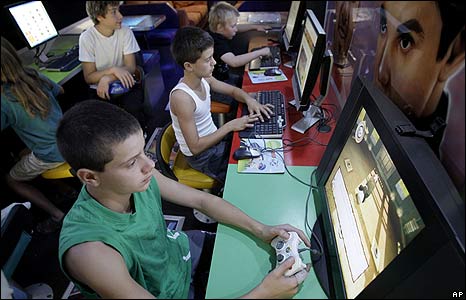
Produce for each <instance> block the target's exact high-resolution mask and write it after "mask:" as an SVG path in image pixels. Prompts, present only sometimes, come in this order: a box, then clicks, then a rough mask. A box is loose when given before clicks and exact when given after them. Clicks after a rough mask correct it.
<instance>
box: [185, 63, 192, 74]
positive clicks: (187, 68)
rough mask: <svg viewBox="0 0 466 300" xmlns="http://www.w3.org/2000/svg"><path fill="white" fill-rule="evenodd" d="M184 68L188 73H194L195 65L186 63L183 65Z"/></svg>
mask: <svg viewBox="0 0 466 300" xmlns="http://www.w3.org/2000/svg"><path fill="white" fill-rule="evenodd" d="M183 66H184V69H185V70H186V71H189V72H192V70H193V65H192V64H191V63H190V62H185V63H184V64H183Z"/></svg>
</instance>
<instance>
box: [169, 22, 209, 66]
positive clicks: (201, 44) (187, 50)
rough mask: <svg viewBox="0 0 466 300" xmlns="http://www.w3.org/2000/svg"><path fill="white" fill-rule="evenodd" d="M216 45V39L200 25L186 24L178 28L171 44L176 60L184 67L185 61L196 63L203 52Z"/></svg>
mask: <svg viewBox="0 0 466 300" xmlns="http://www.w3.org/2000/svg"><path fill="white" fill-rule="evenodd" d="M210 47H212V48H213V47H214V39H213V38H212V37H211V36H210V34H209V33H207V32H206V31H204V30H203V29H201V28H199V27H194V26H186V27H183V28H180V29H178V31H177V32H176V34H175V38H174V39H173V42H172V45H171V52H172V55H173V57H174V58H175V61H176V62H177V63H178V64H179V65H180V66H181V67H183V69H184V63H185V62H189V63H195V62H196V61H197V60H198V59H199V58H200V57H201V56H202V52H204V51H205V50H207V49H208V48H210Z"/></svg>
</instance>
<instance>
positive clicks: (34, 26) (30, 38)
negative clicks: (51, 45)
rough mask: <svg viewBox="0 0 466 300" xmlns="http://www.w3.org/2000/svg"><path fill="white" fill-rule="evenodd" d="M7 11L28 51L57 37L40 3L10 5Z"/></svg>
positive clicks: (30, 2)
mask: <svg viewBox="0 0 466 300" xmlns="http://www.w3.org/2000/svg"><path fill="white" fill-rule="evenodd" d="M8 10H9V11H10V14H11V16H12V17H13V20H14V21H15V23H16V25H17V27H18V29H19V31H20V32H21V35H22V37H23V38H24V40H25V41H26V44H27V46H28V47H29V48H30V49H32V48H35V47H37V46H40V45H42V44H44V43H46V42H47V41H49V40H51V39H53V38H55V37H57V36H58V32H57V29H56V28H55V26H54V25H53V23H52V20H51V19H50V17H49V15H48V13H47V11H46V10H45V7H44V5H43V4H42V1H29V2H20V3H16V4H12V5H10V6H8Z"/></svg>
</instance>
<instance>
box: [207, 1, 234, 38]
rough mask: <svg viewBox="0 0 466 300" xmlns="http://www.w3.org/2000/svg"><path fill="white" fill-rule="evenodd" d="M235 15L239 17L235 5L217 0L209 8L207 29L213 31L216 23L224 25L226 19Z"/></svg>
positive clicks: (216, 25) (215, 28)
mask: <svg viewBox="0 0 466 300" xmlns="http://www.w3.org/2000/svg"><path fill="white" fill-rule="evenodd" d="M237 17H239V12H238V10H237V9H236V7H234V6H233V5H231V4H230V3H227V2H225V1H220V2H217V3H216V4H215V5H213V6H212V7H211V8H210V12H209V29H210V31H212V32H215V31H217V27H218V25H225V23H226V21H227V20H230V19H232V18H237Z"/></svg>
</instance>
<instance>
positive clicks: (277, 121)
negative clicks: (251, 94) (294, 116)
mask: <svg viewBox="0 0 466 300" xmlns="http://www.w3.org/2000/svg"><path fill="white" fill-rule="evenodd" d="M256 100H257V101H258V102H259V103H261V104H267V103H269V104H272V105H273V106H274V108H273V109H272V110H273V112H274V115H273V116H271V118H270V119H267V118H265V117H264V122H261V121H260V120H259V121H257V122H255V123H254V127H252V128H246V129H245V130H242V131H240V132H239V136H240V137H241V138H265V139H266V138H269V139H272V138H282V136H283V128H284V127H285V125H286V111H285V97H284V96H283V94H282V93H281V92H280V91H260V92H257V95H256ZM248 114H249V111H248V108H247V106H246V105H243V112H242V115H243V116H244V115H248Z"/></svg>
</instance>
